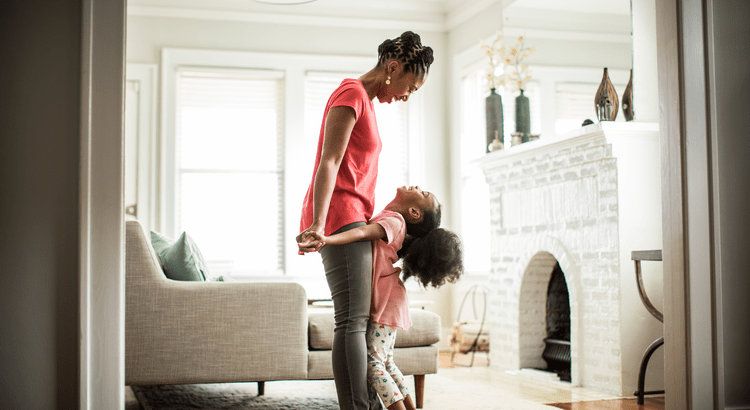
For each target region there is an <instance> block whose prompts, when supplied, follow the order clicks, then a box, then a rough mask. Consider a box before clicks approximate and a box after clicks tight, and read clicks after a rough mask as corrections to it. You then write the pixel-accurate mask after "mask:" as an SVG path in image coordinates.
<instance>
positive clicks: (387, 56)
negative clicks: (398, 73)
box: [378, 31, 435, 76]
mask: <svg viewBox="0 0 750 410" xmlns="http://www.w3.org/2000/svg"><path fill="white" fill-rule="evenodd" d="M391 59H395V60H398V61H399V62H401V64H403V68H404V72H410V73H414V74H416V75H420V76H425V75H427V74H428V73H429V72H430V65H431V64H432V62H433V61H435V58H434V57H433V56H432V48H430V47H428V46H423V45H422V40H421V39H420V37H419V34H416V33H413V32H411V31H406V32H404V33H403V34H401V36H399V37H398V38H394V39H393V40H385V41H384V42H383V43H382V44H381V45H380V46H378V66H382V65H384V64H385V63H386V62H387V61H388V60H391Z"/></svg>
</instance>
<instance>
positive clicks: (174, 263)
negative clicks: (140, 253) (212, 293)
mask: <svg viewBox="0 0 750 410" xmlns="http://www.w3.org/2000/svg"><path fill="white" fill-rule="evenodd" d="M151 245H152V246H153V247H154V250H155V251H156V255H157V256H158V257H159V262H161V267H162V269H163V270H164V274H165V275H167V277H168V278H169V279H173V280H192V281H205V280H206V278H208V269H207V268H206V262H205V261H204V260H203V255H201V251H200V250H199V249H198V246H197V245H196V244H195V242H194V241H193V238H191V237H190V236H189V235H188V234H187V233H185V232H183V233H182V235H180V237H179V238H178V239H177V240H176V241H174V242H172V241H171V240H170V239H169V238H167V237H166V236H164V235H162V234H160V233H158V232H153V231H152V232H151Z"/></svg>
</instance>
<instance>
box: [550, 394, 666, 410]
mask: <svg viewBox="0 0 750 410" xmlns="http://www.w3.org/2000/svg"><path fill="white" fill-rule="evenodd" d="M547 405H548V406H552V407H557V408H558V409H565V410H664V397H646V399H645V400H644V403H643V404H642V405H640V406H639V405H638V404H637V402H636V399H619V400H600V401H579V402H576V403H548V404H547Z"/></svg>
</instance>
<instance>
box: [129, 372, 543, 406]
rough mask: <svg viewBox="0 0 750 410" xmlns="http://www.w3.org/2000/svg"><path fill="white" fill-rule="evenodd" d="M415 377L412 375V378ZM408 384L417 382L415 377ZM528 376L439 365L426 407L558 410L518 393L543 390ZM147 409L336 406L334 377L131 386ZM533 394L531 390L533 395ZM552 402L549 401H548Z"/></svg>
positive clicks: (427, 393)
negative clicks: (512, 378)
mask: <svg viewBox="0 0 750 410" xmlns="http://www.w3.org/2000/svg"><path fill="white" fill-rule="evenodd" d="M409 379H411V380H409ZM407 385H408V386H410V387H411V386H414V382H413V379H412V377H411V376H407ZM536 385H538V382H536V381H534V380H529V381H527V382H523V384H522V385H521V386H515V387H514V386H510V387H508V386H506V385H505V384H504V377H503V375H502V374H501V373H498V372H493V371H489V369H487V368H486V367H485V368H484V369H482V368H477V367H474V368H454V369H440V371H439V372H438V374H428V375H427V377H426V378H425V397H424V409H425V410H457V409H458V410H460V409H483V410H495V409H500V410H550V409H551V410H554V408H553V407H550V406H547V405H545V404H542V403H539V402H535V401H534V400H527V399H522V398H519V397H518V394H519V391H518V390H519V388H520V390H521V391H527V392H526V393H525V394H527V395H529V393H531V392H532V391H538V392H539V391H540V390H537V389H535V387H534V386H536ZM132 390H133V393H134V394H135V396H136V398H137V399H138V401H139V402H140V405H141V408H142V409H144V410H162V409H163V410H177V409H195V410H208V409H220V410H240V409H242V410H257V409H264V410H338V408H339V407H338V401H337V399H336V388H335V386H334V384H333V381H332V380H307V381H274V382H266V385H265V395H263V396H258V387H257V384H256V383H229V384H192V385H191V384H189V385H164V386H132ZM556 391H557V389H554V388H550V387H543V388H542V390H541V391H540V392H541V393H540V394H543V395H547V394H549V395H550V396H553V395H554V393H555V392H556ZM532 396H533V395H529V397H532ZM548 402H549V401H548Z"/></svg>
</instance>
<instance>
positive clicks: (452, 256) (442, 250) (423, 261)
mask: <svg viewBox="0 0 750 410" xmlns="http://www.w3.org/2000/svg"><path fill="white" fill-rule="evenodd" d="M441 214H442V206H441V205H440V204H439V203H437V201H435V207H433V209H426V210H424V211H423V215H424V217H423V218H422V221H421V222H419V223H415V224H412V223H408V222H407V223H406V237H405V238H404V242H403V244H402V245H401V249H400V250H399V251H398V256H399V258H401V259H402V261H403V262H402V267H401V270H402V273H403V278H404V280H406V279H409V278H410V277H414V278H416V279H417V281H418V282H419V283H420V284H421V285H422V286H424V287H428V286H432V287H435V288H438V287H440V286H443V285H444V284H446V283H455V282H456V281H457V280H458V279H459V278H460V277H461V275H462V274H463V273H464V265H463V249H462V246H461V240H460V239H459V238H458V235H456V234H455V233H453V232H451V231H449V230H447V229H443V228H439V226H440V219H441Z"/></svg>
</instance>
